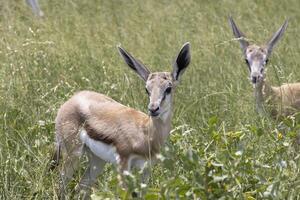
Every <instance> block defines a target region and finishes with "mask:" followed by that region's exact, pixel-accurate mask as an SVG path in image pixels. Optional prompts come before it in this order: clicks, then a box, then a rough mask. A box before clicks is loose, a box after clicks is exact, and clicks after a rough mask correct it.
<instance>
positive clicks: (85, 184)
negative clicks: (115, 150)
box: [75, 148, 105, 199]
mask: <svg viewBox="0 0 300 200" xmlns="http://www.w3.org/2000/svg"><path fill="white" fill-rule="evenodd" d="M86 153H87V156H88V159H89V166H88V168H87V169H86V171H85V173H84V175H83V177H82V178H81V180H80V182H79V184H78V185H77V186H76V189H75V190H76V193H80V195H81V198H80V199H89V198H90V192H91V186H92V185H93V184H94V183H95V182H96V180H97V177H98V175H99V174H100V173H101V172H102V170H103V168H104V165H105V161H104V160H102V159H101V158H99V157H98V156H96V155H95V154H93V153H92V152H91V151H90V150H89V149H88V148H86Z"/></svg>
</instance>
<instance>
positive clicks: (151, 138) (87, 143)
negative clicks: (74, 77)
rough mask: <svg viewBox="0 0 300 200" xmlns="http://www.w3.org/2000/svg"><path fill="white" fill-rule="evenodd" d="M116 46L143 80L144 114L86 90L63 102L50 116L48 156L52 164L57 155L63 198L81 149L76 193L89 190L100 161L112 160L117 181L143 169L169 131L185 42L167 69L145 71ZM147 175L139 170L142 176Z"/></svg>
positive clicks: (185, 52) (186, 60)
mask: <svg viewBox="0 0 300 200" xmlns="http://www.w3.org/2000/svg"><path fill="white" fill-rule="evenodd" d="M118 50H119V53H120V55H121V56H122V57H123V59H124V60H125V62H126V63H127V65H128V66H129V67H130V68H131V69H132V70H133V71H135V72H136V73H137V74H138V75H139V76H140V78H142V80H144V82H145V84H146V86H145V87H146V92H147V94H148V96H149V104H148V111H149V113H148V115H147V114H145V113H143V112H141V111H138V110H135V109H133V108H129V107H127V106H124V105H122V104H120V103H118V102H116V101H115V100H113V99H111V98H109V97H107V96H105V95H103V94H100V93H96V92H92V91H81V92H78V93H77V94H75V95H74V96H73V97H71V98H70V99H69V100H68V101H67V102H65V103H64V104H63V105H62V106H61V107H60V109H59V111H58V114H57V117H56V123H55V128H56V154H55V155H54V161H55V164H58V159H59V155H60V154H61V155H62V158H63V165H62V169H61V173H60V174H61V177H62V184H61V192H62V195H63V196H64V191H65V186H66V185H67V184H68V182H69V181H70V180H71V178H72V176H73V173H74V172H75V170H76V169H77V168H78V166H79V158H80V157H81V155H83V153H86V154H87V156H88V159H89V166H88V168H87V169H86V171H85V174H84V175H83V177H82V178H81V180H80V182H79V184H78V185H77V186H76V191H83V192H84V193H85V194H86V196H89V193H90V191H89V190H90V189H89V188H90V187H91V186H92V184H93V183H94V182H95V181H96V178H97V176H98V175H99V173H100V172H101V171H102V169H103V167H104V164H105V163H114V164H117V166H118V171H119V175H118V178H119V179H120V182H121V181H122V176H123V175H124V172H125V171H130V169H131V168H132V167H137V168H139V169H144V166H145V165H146V163H147V164H151V163H153V162H154V161H155V158H156V156H155V155H157V153H159V149H160V147H161V146H162V145H163V144H164V141H165V140H166V139H167V137H168V136H169V134H170V130H171V117H172V100H173V95H174V91H175V88H176V86H177V84H178V83H179V79H180V77H181V75H182V74H183V73H184V71H185V70H186V68H187V67H188V65H189V63H190V60H191V54H190V44H189V43H185V44H184V45H183V47H182V48H181V50H180V51H179V54H178V56H177V58H176V60H175V62H174V64H173V71H172V72H155V73H151V72H150V71H149V70H148V69H147V68H146V67H145V65H143V64H142V63H141V62H140V61H139V60H137V59H135V58H134V57H133V56H132V55H131V54H129V53H128V52H127V51H126V50H124V49H123V48H121V47H118ZM149 160H150V161H151V163H150V162H148V161H149ZM147 174H148V171H147V170H145V171H144V172H143V176H142V177H143V178H144V179H143V180H145V178H146V177H147Z"/></svg>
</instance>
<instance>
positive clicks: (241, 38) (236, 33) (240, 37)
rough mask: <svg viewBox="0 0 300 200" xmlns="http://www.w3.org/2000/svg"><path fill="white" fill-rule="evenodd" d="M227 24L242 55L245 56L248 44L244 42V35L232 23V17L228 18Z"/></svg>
mask: <svg viewBox="0 0 300 200" xmlns="http://www.w3.org/2000/svg"><path fill="white" fill-rule="evenodd" d="M229 24H230V26H231V29H232V32H233V35H234V36H235V37H236V38H237V39H238V40H239V42H240V46H241V48H242V51H243V53H244V54H246V49H247V47H248V46H249V42H248V41H247V40H246V38H245V35H244V34H243V33H242V31H240V30H239V28H238V27H237V25H236V23H235V22H234V21H233V19H232V17H231V16H230V17H229Z"/></svg>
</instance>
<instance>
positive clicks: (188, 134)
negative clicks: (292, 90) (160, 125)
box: [0, 0, 300, 200]
mask: <svg viewBox="0 0 300 200" xmlns="http://www.w3.org/2000/svg"><path fill="white" fill-rule="evenodd" d="M40 6H41V8H42V9H43V11H44V13H45V17H43V18H36V17H34V16H33V15H32V13H31V11H30V8H29V7H28V6H27V5H26V4H25V1H22V0H11V1H4V0H1V1H0V85H1V87H0V122H1V123H0V199H57V187H58V184H57V183H58V179H59V175H58V172H57V171H55V172H53V173H49V172H47V167H48V161H49V158H50V157H51V154H52V153H53V147H54V146H53V142H54V119H55V116H56V113H57V110H58V108H59V107H60V105H62V103H63V102H64V101H66V100H67V99H68V98H70V97H71V96H72V94H74V93H75V92H76V91H79V90H94V91H98V92H100V93H104V94H106V95H108V96H111V97H112V98H114V99H115V100H117V101H119V102H121V103H123V104H125V105H128V106H131V107H133V108H136V109H140V110H143V111H146V105H147V101H148V99H147V95H146V93H145V90H144V85H143V82H142V81H141V80H140V79H139V78H138V77H137V76H136V75H135V74H134V73H133V72H131V71H130V70H129V68H128V67H127V66H125V64H124V62H123V60H122V59H121V58H120V56H119V55H118V52H117V49H116V46H117V45H119V44H121V45H122V46H123V47H124V48H126V49H127V50H128V51H129V52H131V53H132V54H133V55H134V56H135V57H137V58H139V59H141V60H142V61H143V62H144V63H145V64H146V65H147V66H148V67H149V68H150V69H151V70H153V71H165V70H171V63H172V62H173V59H174V57H175V55H176V53H177V52H178V50H179V48H180V47H181V45H182V44H183V43H184V42H186V41H189V42H190V43H191V45H192V63H191V65H190V67H189V69H188V70H187V71H186V73H185V74H184V76H183V78H182V81H181V85H180V86H179V87H178V88H177V91H176V99H175V107H174V108H175V109H174V117H173V121H172V126H173V130H172V134H171V136H170V139H169V141H168V142H167V145H166V148H165V149H163V152H162V155H161V160H162V162H161V163H160V164H158V165H156V166H155V167H154V168H153V169H152V175H151V179H150V182H149V184H148V185H147V186H146V187H144V186H141V185H140V184H138V179H139V173H138V172H134V173H133V175H132V176H128V184H129V186H130V190H131V191H132V190H135V191H138V192H141V193H142V194H143V199H175V198H176V199H248V200H251V199H300V178H299V177H300V161H299V160H300V156H299V155H300V154H299V152H300V151H299V148H298V147H297V146H296V145H294V140H295V139H294V138H295V134H296V132H297V131H298V130H299V124H298V123H297V120H296V118H287V119H284V120H282V121H273V120H271V119H268V118H260V117H258V116H257V114H256V112H255V107H254V98H253V94H252V91H253V88H252V85H251V84H250V82H249V80H248V70H247V67H246V65H245V64H244V60H243V57H242V54H241V50H240V49H239V44H238V42H237V41H236V40H234V39H233V35H232V32H231V29H230V27H229V25H228V15H229V14H231V15H232V16H233V18H234V19H235V21H236V22H237V24H238V25H239V27H240V28H241V30H242V31H243V32H245V33H246V35H247V36H248V38H249V39H250V40H252V41H253V42H257V43H259V44H262V43H264V42H265V41H267V39H268V38H270V36H271V35H272V34H273V33H274V32H275V31H276V30H277V29H278V28H279V27H280V26H281V25H282V23H283V22H284V20H285V19H286V18H289V26H288V29H287V31H286V33H285V35H284V37H283V39H282V40H281V41H280V42H279V44H278V45H277V47H276V49H275V50H274V52H273V55H272V57H271V59H270V62H269V64H268V72H267V73H268V75H267V76H268V80H269V81H270V82H271V83H272V84H273V85H279V84H281V83H283V82H296V81H300V70H299V69H300V68H299V67H300V66H299V65H300V56H299V53H300V39H299V37H298V35H299V32H300V25H299V21H300V12H299V9H300V1H299V0H286V1H279V0H264V1H259V0H253V1H235V0H218V1H217V0H211V1H209V0H185V1H181V0H174V1H168V0H152V1H142V0H140V1H134V0H126V1H117V0H110V1H106V0H51V1H47V0H40ZM82 162H86V161H85V159H83V161H82ZM82 166H84V165H82ZM111 169H113V170H111ZM83 170H84V168H83V167H82V169H81V170H80V171H79V172H78V174H77V176H76V177H75V179H76V180H74V182H72V184H71V185H70V190H71V189H72V188H73V187H74V185H75V184H76V183H77V182H78V179H79V177H80V175H82V173H83ZM70 197H72V194H70ZM92 197H93V198H94V199H103V198H121V199H126V198H129V196H128V195H127V194H126V193H125V192H124V191H122V190H120V189H119V188H118V187H117V179H116V173H115V170H114V168H113V167H112V166H110V165H108V166H107V168H106V170H105V172H104V173H103V174H102V175H101V176H100V177H99V179H98V183H97V185H96V186H95V187H94V189H93V195H92Z"/></svg>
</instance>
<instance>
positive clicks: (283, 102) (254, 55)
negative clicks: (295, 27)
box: [229, 17, 300, 118]
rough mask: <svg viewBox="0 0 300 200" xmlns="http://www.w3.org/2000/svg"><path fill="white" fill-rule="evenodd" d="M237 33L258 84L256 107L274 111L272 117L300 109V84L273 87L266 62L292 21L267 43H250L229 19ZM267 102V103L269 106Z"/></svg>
mask: <svg viewBox="0 0 300 200" xmlns="http://www.w3.org/2000/svg"><path fill="white" fill-rule="evenodd" d="M229 23H230V26H231V28H232V31H233V34H234V36H235V37H236V38H238V40H239V42H240V46H241V48H242V51H243V54H244V58H245V60H246V62H247V65H248V68H249V72H250V79H251V81H252V83H253V85H254V88H255V89H254V96H255V101H256V108H257V111H258V112H259V113H260V114H263V113H264V111H265V108H266V107H267V109H268V110H269V111H270V113H271V116H272V117H274V118H278V117H281V116H288V115H292V114H294V113H295V112H299V111H300V103H299V102H300V83H288V84H283V85H281V86H278V87H274V86H270V85H269V84H268V83H267V82H266V80H265V77H266V73H265V65H266V64H267V62H268V58H269V57H270V55H271V53H272V50H273V48H274V46H275V45H276V44H277V42H278V41H279V39H280V38H281V37H282V36H283V33H284V31H285V30H286V28H287V25H288V21H285V22H284V24H283V25H282V26H281V27H280V28H279V29H278V30H277V31H276V32H275V33H274V34H273V36H272V37H271V39H270V40H269V41H268V42H267V43H266V44H265V45H261V46H260V45H256V44H249V42H248V40H247V39H246V38H245V35H244V34H243V33H242V32H241V31H240V30H239V28H238V27H237V25H236V23H235V22H234V20H233V19H232V17H230V18H229ZM265 105H266V106H265Z"/></svg>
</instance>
